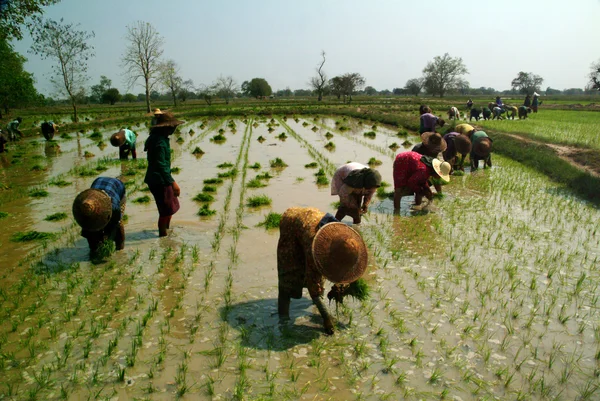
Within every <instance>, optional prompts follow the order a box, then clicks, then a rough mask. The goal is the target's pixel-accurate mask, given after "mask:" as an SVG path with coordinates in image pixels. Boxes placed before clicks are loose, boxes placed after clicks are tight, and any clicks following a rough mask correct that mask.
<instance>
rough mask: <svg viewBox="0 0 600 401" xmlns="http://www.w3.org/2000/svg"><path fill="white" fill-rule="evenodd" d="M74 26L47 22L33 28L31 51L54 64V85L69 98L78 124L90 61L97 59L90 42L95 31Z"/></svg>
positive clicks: (51, 21) (61, 21) (61, 22)
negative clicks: (82, 29)
mask: <svg viewBox="0 0 600 401" xmlns="http://www.w3.org/2000/svg"><path fill="white" fill-rule="evenodd" d="M75 27H76V26H75V25H73V24H64V23H63V20H62V19H61V20H60V22H56V21H53V20H46V21H45V22H44V23H43V24H41V25H36V26H34V27H33V28H32V36H33V44H32V45H31V50H32V51H33V52H34V53H35V54H38V55H40V56H41V57H42V59H51V60H53V61H54V65H53V66H52V69H53V72H54V75H53V77H52V83H53V84H54V86H55V87H56V88H57V89H58V91H59V92H60V93H62V94H63V95H67V96H68V97H69V99H70V101H71V106H72V107H73V121H75V122H77V121H78V119H77V101H78V95H79V94H80V93H81V92H82V91H83V86H84V84H85V82H86V81H87V79H88V77H87V75H86V73H87V62H88V60H89V58H90V57H93V56H94V48H93V47H92V46H90V45H89V44H88V43H87V41H88V40H89V39H91V38H93V37H94V32H91V33H88V32H86V31H78V30H76V29H75Z"/></svg>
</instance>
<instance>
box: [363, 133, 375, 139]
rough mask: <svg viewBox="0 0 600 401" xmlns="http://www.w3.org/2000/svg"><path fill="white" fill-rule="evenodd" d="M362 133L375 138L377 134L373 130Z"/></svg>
mask: <svg viewBox="0 0 600 401" xmlns="http://www.w3.org/2000/svg"><path fill="white" fill-rule="evenodd" d="M363 135H364V136H365V137H367V138H371V139H373V138H375V137H376V136H377V134H376V133H375V132H373V131H369V132H365V133H364V134H363Z"/></svg>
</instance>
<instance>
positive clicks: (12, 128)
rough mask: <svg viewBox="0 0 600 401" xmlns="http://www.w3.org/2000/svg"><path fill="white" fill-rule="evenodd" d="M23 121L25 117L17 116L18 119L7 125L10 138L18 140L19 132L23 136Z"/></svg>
mask: <svg viewBox="0 0 600 401" xmlns="http://www.w3.org/2000/svg"><path fill="white" fill-rule="evenodd" d="M22 122H23V119H22V118H21V117H17V118H16V119H14V120H12V121H11V122H9V123H8V125H7V126H6V131H7V132H8V139H9V140H11V141H16V140H17V134H18V135H19V136H20V137H21V138H23V133H22V132H21V130H19V125H21V123H22Z"/></svg>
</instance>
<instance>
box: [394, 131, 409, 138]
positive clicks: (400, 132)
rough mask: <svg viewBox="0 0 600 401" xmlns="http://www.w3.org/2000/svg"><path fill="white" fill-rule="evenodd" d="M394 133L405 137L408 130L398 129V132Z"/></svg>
mask: <svg viewBox="0 0 600 401" xmlns="http://www.w3.org/2000/svg"><path fill="white" fill-rule="evenodd" d="M396 135H398V136H400V137H405V136H408V131H406V130H400V131H398V133H397V134H396Z"/></svg>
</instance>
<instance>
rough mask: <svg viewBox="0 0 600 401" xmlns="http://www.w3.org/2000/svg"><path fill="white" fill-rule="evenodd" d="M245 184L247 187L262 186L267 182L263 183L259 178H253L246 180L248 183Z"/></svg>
mask: <svg viewBox="0 0 600 401" xmlns="http://www.w3.org/2000/svg"><path fill="white" fill-rule="evenodd" d="M246 185H247V186H248V188H262V187H266V186H267V184H264V183H263V182H262V181H261V180H260V178H254V179H253V180H250V181H248V184H246Z"/></svg>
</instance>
